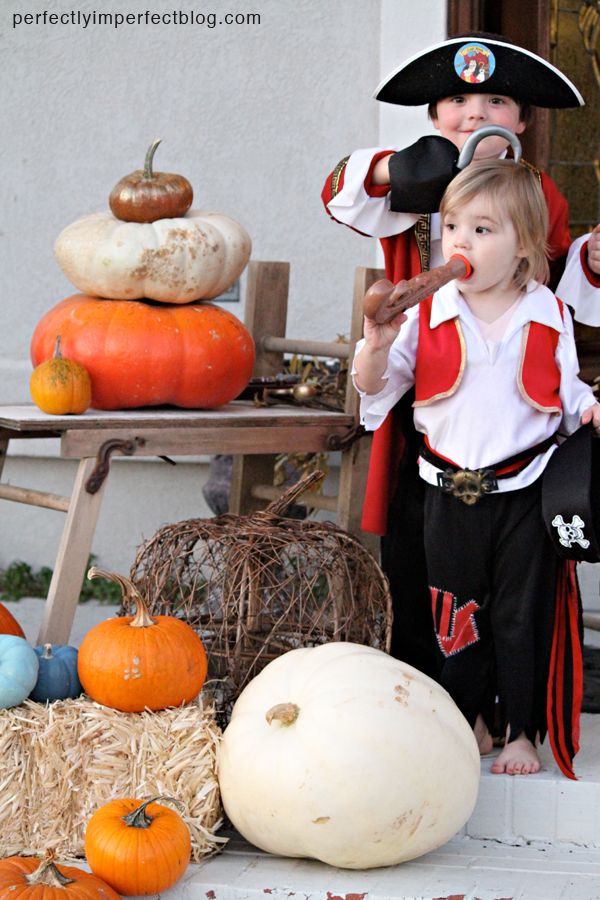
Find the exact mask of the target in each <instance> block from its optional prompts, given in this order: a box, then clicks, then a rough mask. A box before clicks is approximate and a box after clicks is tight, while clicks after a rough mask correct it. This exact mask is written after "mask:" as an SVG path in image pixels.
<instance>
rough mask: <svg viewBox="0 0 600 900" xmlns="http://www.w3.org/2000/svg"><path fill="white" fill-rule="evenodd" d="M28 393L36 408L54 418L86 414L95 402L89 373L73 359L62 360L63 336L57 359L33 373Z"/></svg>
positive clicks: (57, 341)
mask: <svg viewBox="0 0 600 900" xmlns="http://www.w3.org/2000/svg"><path fill="white" fill-rule="evenodd" d="M29 390H30V393H31V399H32V400H33V402H34V403H35V405H36V406H39V408H40V409H41V410H42V412H45V413H48V414H49V415H54V416H64V415H68V414H70V413H75V414H77V413H83V412H85V411H86V409H88V407H89V405H90V403H91V402H92V382H91V379H90V375H89V372H88V371H87V369H86V368H85V367H84V366H82V365H81V363H78V362H76V361H75V360H74V359H64V358H63V356H62V354H61V352H60V335H58V337H57V338H56V343H55V345H54V356H53V357H51V358H50V359H47V360H46V361H45V362H42V363H40V364H39V365H38V366H36V367H35V369H34V370H33V372H32V373H31V378H30V380H29Z"/></svg>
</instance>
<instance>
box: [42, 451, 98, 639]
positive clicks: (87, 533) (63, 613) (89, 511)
mask: <svg viewBox="0 0 600 900" xmlns="http://www.w3.org/2000/svg"><path fill="white" fill-rule="evenodd" d="M95 465H96V458H95V457H90V458H85V459H82V460H80V462H79V468H78V470H77V475H76V478H75V483H74V485H73V492H72V494H71V500H70V503H69V510H68V512H67V518H66V522H65V525H64V528H63V533H62V537H61V540H60V545H59V548H58V554H57V557H56V563H55V567H54V573H53V575H52V580H51V582H50V588H49V591H48V597H47V599H46V608H45V611H44V619H43V621H42V626H41V629H40V633H39V635H38V644H45V643H52V644H66V643H68V640H69V635H70V633H71V627H72V625H73V619H74V618H75V612H76V609H77V602H78V600H79V594H80V592H81V585H82V584H83V579H84V578H85V574H86V567H87V562H88V559H89V555H90V551H91V549H92V540H93V538H94V531H95V529H96V522H97V520H98V513H99V512H100V504H101V503H102V497H103V494H104V489H105V486H106V481H105V482H104V484H103V485H102V486H101V487H100V489H99V490H98V491H97V492H96V493H95V494H88V492H87V491H86V489H85V483H86V481H87V479H88V478H89V476H90V475H91V473H92V470H93V469H94V467H95Z"/></svg>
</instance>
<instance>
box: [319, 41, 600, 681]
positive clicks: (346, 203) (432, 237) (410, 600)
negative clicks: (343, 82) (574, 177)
mask: <svg viewBox="0 0 600 900" xmlns="http://www.w3.org/2000/svg"><path fill="white" fill-rule="evenodd" d="M470 61H472V62H474V63H475V64H476V65H471V66H470V65H469V63H470ZM476 69H477V76H476V77H475V78H473V77H472V75H473V73H474V72H475V70H476ZM375 96H376V98H377V99H378V100H381V101H384V102H388V103H396V104H400V105H407V106H411V105H420V104H425V103H427V104H429V113H430V116H431V119H432V121H433V124H434V125H435V126H436V128H437V129H438V130H439V132H440V135H439V136H437V135H435V136H427V137H425V138H422V139H421V140H420V141H417V143H416V144H414V145H413V146H412V147H409V148H407V149H406V150H402V151H400V152H396V151H395V150H393V149H390V148H371V149H366V150H358V151H356V152H354V153H352V154H351V155H350V156H349V157H347V158H346V159H344V160H342V162H341V163H339V164H338V166H337V167H336V169H335V170H334V171H333V172H332V173H331V175H330V176H329V177H328V179H327V181H326V184H325V187H324V189H323V194H322V196H323V201H324V203H325V206H326V209H327V211H328V213H329V214H330V216H331V217H332V218H333V219H335V220H336V221H337V222H340V223H343V224H345V225H347V226H349V227H351V228H353V229H354V230H356V231H358V232H360V233H362V234H366V235H371V236H374V237H377V238H379V239H380V241H381V245H382V248H383V252H384V257H385V268H386V275H387V277H388V278H389V279H390V280H391V281H393V282H397V281H400V280H401V279H408V278H411V277H412V276H414V275H417V274H418V273H419V272H421V271H422V270H423V269H427V268H430V267H434V266H437V265H439V264H440V263H441V262H442V253H441V234H440V226H439V215H438V214H437V210H438V205H439V201H440V198H441V196H442V194H443V191H444V189H445V188H446V186H447V184H448V183H449V182H450V180H451V179H452V178H453V177H454V176H455V175H456V168H455V164H456V161H457V158H458V154H459V150H460V149H461V148H462V146H463V144H464V142H465V141H466V139H467V138H468V137H469V135H470V134H471V133H472V132H473V131H476V130H477V129H479V128H482V127H484V126H486V125H500V126H503V127H505V128H508V129H509V130H510V131H512V132H513V133H515V134H521V133H522V132H523V131H524V129H525V127H526V122H527V119H528V116H529V107H530V106H531V105H537V106H543V107H555V108H559V107H577V106H580V105H583V99H582V97H581V95H580V93H579V91H578V90H577V88H576V87H575V86H574V85H573V84H572V83H571V82H570V81H569V80H568V79H567V78H566V77H565V76H564V75H563V74H562V73H561V72H560V71H558V70H557V69H556V68H554V67H553V66H551V65H549V64H548V63H547V62H546V61H545V60H543V59H541V58H540V57H538V56H536V55H535V54H533V53H530V52H529V51H526V50H523V49H522V48H520V47H517V46H514V45H512V44H510V43H509V42H507V41H506V40H505V39H504V38H500V37H498V36H493V35H485V36H483V35H473V36H466V37H465V36H463V37H457V38H451V39H449V40H447V41H444V42H443V43H441V44H437V45H435V46H434V47H431V48H428V49H427V50H424V51H423V52H422V53H419V54H418V55H416V56H415V57H412V58H411V59H409V60H408V61H407V62H405V63H403V64H402V65H401V66H400V67H399V68H398V69H396V70H395V71H394V72H393V73H391V75H390V76H389V77H388V78H386V79H385V80H384V82H383V84H382V85H380V87H379V88H378V89H377V92H376V95H375ZM505 153H506V142H505V141H504V140H503V139H501V138H499V137H488V138H486V139H485V140H483V141H481V142H480V143H479V144H478V146H477V149H476V152H475V157H476V158H495V157H501V156H503V155H504V154H505ZM537 174H538V177H539V179H540V182H541V187H542V190H543V193H544V196H545V199H546V204H547V206H548V212H549V224H548V234H547V243H548V255H549V261H550V269H551V278H550V286H551V287H552V288H553V289H555V290H557V294H558V296H559V297H561V299H562V300H564V301H565V302H566V303H568V304H569V305H570V306H571V307H572V308H573V309H574V311H575V318H576V319H577V320H578V321H580V322H582V323H584V324H587V325H593V326H597V325H600V293H599V291H598V286H600V277H599V275H598V273H600V230H598V229H596V230H595V231H594V233H593V234H592V235H586V236H585V237H582V238H579V239H578V240H577V241H576V242H575V243H573V244H572V243H571V238H570V235H569V228H568V218H569V214H568V207H567V203H566V200H565V198H564V197H563V196H562V195H561V194H560V192H559V190H558V188H557V187H556V185H555V184H554V182H553V181H552V179H551V178H549V176H547V175H546V174H545V173H537ZM559 282H560V284H559ZM411 400H412V397H411V396H410V395H408V396H406V397H405V398H404V399H403V401H402V402H401V403H400V404H399V405H398V407H397V408H396V409H395V410H394V413H393V415H392V414H390V415H389V416H388V417H387V419H386V421H385V423H384V424H383V425H382V427H381V428H380V429H379V430H378V431H377V432H376V433H375V435H374V439H373V450H372V454H371V463H370V468H369V478H368V483H367V491H366V496H365V503H364V509H363V522H362V526H363V528H364V529H365V530H366V531H372V532H375V533H376V534H380V535H382V537H383V540H382V565H383V568H384V570H385V571H386V573H387V575H388V577H389V579H390V584H391V588H392V595H393V597H394V634H393V641H392V653H393V655H395V656H398V657H399V658H402V659H404V660H406V661H407V662H409V663H411V664H412V665H414V666H416V667H417V668H419V669H421V670H422V671H424V672H426V673H427V674H429V675H432V676H434V677H436V674H437V671H438V666H439V662H440V660H439V656H438V653H437V648H436V646H435V644H434V642H433V639H432V637H431V634H432V629H431V614H430V608H429V598H428V591H427V587H426V577H425V570H424V563H423V550H422V502H423V500H422V493H423V491H422V484H421V483H420V481H419V479H418V478H417V476H416V458H417V455H418V450H419V445H420V440H419V438H418V436H415V434H414V429H413V427H412V410H411Z"/></svg>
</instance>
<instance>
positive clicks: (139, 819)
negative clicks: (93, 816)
mask: <svg viewBox="0 0 600 900" xmlns="http://www.w3.org/2000/svg"><path fill="white" fill-rule="evenodd" d="M159 800H169V801H170V802H171V803H174V804H175V805H176V806H181V803H180V802H179V800H176V799H175V798H174V797H165V796H162V795H161V796H158V797H151V798H150V800H145V801H144V802H143V803H142V804H141V805H140V806H138V807H137V809H134V810H133V812H130V813H128V814H127V815H126V816H121V818H122V819H123V821H124V822H125V824H126V825H127V826H129V827H130V828H149V827H150V825H151V823H152V821H153V816H149V815H148V813H147V812H146V807H147V806H148V805H149V804H150V803H157V802H158V801H159Z"/></svg>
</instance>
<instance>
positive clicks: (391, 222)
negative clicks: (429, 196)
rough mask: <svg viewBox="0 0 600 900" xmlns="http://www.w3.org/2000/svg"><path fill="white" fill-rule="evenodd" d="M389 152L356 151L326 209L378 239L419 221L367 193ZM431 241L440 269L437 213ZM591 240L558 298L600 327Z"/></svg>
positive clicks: (568, 270) (572, 258)
mask: <svg viewBox="0 0 600 900" xmlns="http://www.w3.org/2000/svg"><path fill="white" fill-rule="evenodd" d="M386 149H387V150H388V151H389V147H388V148H385V147H369V148H366V149H362V150H355V151H354V153H352V154H351V155H350V157H349V159H348V162H347V164H346V168H345V171H344V185H343V187H342V189H341V191H340V192H339V193H338V194H336V196H335V197H334V198H333V199H332V200H330V201H329V203H328V204H327V208H328V209H329V210H330V212H331V214H332V215H333V217H334V218H335V219H337V221H338V222H342V223H343V224H344V225H349V226H350V227H352V228H355V229H356V230H357V231H361V232H362V233H363V234H367V235H369V236H370V237H375V238H384V237H392V236H393V235H396V234H401V233H402V232H403V231H407V230H408V229H409V228H411V227H412V226H413V225H414V224H415V222H417V221H418V219H419V216H418V215H417V214H415V213H402V212H392V210H391V209H390V194H389V193H388V194H386V195H385V196H384V197H370V196H369V195H368V194H367V192H366V190H365V178H366V176H367V172H368V171H369V167H370V165H371V162H372V160H373V157H374V156H375V154H376V153H381V152H383V151H385V150H386ZM430 238H431V267H434V266H439V265H441V264H442V263H443V262H444V259H443V257H442V248H441V238H440V225H439V214H438V213H434V214H433V215H432V217H431V235H430ZM588 238H589V234H584V235H582V236H581V237H579V238H577V239H576V240H575V241H574V242H573V244H572V245H571V247H570V249H569V254H568V256H567V264H566V266H565V271H564V273H563V276H562V278H561V280H560V282H559V284H558V287H557V289H556V295H557V297H560V299H561V300H564V302H565V303H568V304H569V306H570V307H572V309H573V310H574V312H575V319H576V320H577V321H578V322H581V323H582V324H584V325H591V326H600V291H599V289H598V288H597V287H594V285H592V284H590V282H589V281H588V279H587V278H586V276H585V273H584V271H583V268H582V266H581V261H580V256H579V255H580V251H581V246H582V244H584V243H585V242H586V241H587V240H588Z"/></svg>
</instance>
